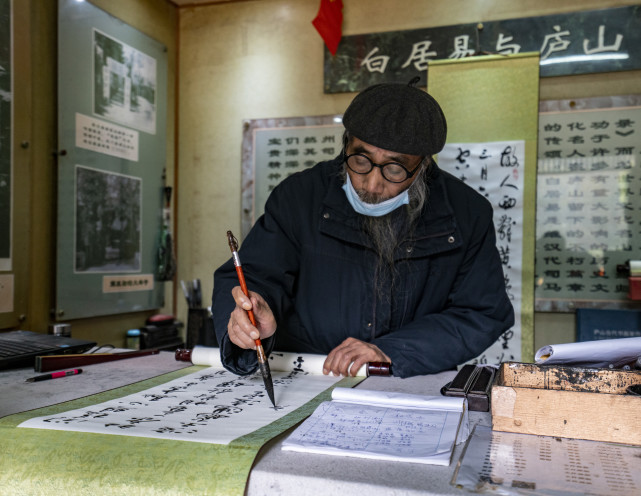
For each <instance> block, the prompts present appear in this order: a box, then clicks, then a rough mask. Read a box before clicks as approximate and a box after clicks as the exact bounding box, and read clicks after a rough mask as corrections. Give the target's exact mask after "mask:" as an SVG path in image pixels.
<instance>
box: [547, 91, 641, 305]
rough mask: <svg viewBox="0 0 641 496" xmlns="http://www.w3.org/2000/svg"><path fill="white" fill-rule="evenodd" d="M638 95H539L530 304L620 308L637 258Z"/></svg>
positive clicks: (640, 181) (640, 182) (640, 240)
mask: <svg viewBox="0 0 641 496" xmlns="http://www.w3.org/2000/svg"><path fill="white" fill-rule="evenodd" d="M640 126H641V95H636V96H635V95H630V96H614V97H603V98H590V99H581V100H563V101H547V102H541V114H540V120H539V149H538V157H539V158H538V180H537V224H536V290H535V296H536V301H535V304H536V310H539V311H570V312H571V311H574V310H575V309H576V308H580V307H593V308H625V307H629V306H631V305H633V302H631V301H630V300H629V299H628V289H629V288H628V286H629V285H628V273H627V270H625V268H624V267H625V266H626V263H627V262H628V261H629V260H631V259H632V260H637V259H639V258H641V255H640V250H641V231H640V230H639V228H638V226H639V216H640V214H641V173H640V170H639V153H640V150H639V132H640V129H641V128H640Z"/></svg>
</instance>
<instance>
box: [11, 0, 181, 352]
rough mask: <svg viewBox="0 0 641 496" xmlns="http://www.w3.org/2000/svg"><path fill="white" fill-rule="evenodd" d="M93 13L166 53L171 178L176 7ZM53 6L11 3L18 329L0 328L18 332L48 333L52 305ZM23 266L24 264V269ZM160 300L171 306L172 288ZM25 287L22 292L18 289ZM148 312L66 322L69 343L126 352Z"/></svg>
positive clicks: (98, 1)
mask: <svg viewBox="0 0 641 496" xmlns="http://www.w3.org/2000/svg"><path fill="white" fill-rule="evenodd" d="M92 3H93V4H95V5H96V6H97V7H99V8H101V9H103V10H105V11H107V12H109V13H110V14H112V15H114V16H115V17H118V18H120V19H122V20H124V21H125V22H127V24H130V25H132V26H133V27H135V28H137V29H139V30H140V31H142V32H144V33H146V34H147V35H149V36H151V37H153V38H155V39H157V40H158V41H160V42H161V43H163V44H164V45H165V46H166V47H167V49H168V53H167V55H168V78H169V88H168V102H167V104H168V115H167V165H166V167H167V171H168V176H169V178H170V179H172V178H173V175H174V165H173V164H174V153H175V150H174V141H175V140H174V135H175V126H174V124H175V115H176V114H175V101H176V97H175V85H174V81H175V76H176V59H177V57H176V46H177V42H176V38H177V19H178V11H177V8H176V7H175V6H174V5H173V4H171V3H169V2H168V1H166V0H136V1H135V2H133V1H130V0H94V1H92ZM57 5H58V2H57V1H56V0H17V1H16V2H14V10H15V11H16V13H18V12H19V13H20V17H19V18H18V19H16V21H17V25H16V26H14V32H17V33H19V39H20V40H21V42H20V45H19V46H17V47H16V50H18V51H17V53H16V54H15V60H16V67H15V71H14V76H15V78H16V79H15V83H14V86H15V89H16V93H17V95H16V96H17V97H19V98H20V103H19V104H18V102H16V108H15V114H16V119H15V127H14V133H15V139H14V143H17V144H19V143H22V142H23V141H24V142H26V143H28V146H27V147H24V148H23V147H20V146H15V145H14V148H15V150H16V152H17V156H16V160H15V163H14V176H15V177H14V181H16V184H15V187H16V191H15V193H16V197H17V199H16V212H15V219H16V221H15V222H16V225H17V226H18V232H17V233H16V235H15V245H14V252H15V254H16V257H17V260H18V262H19V265H20V267H21V266H22V265H24V266H25V268H24V270H23V271H22V272H21V273H20V275H19V276H18V275H16V279H19V282H17V283H16V285H17V286H18V289H19V290H20V292H19V293H20V294H19V295H18V296H19V298H17V299H16V306H17V307H18V308H17V310H19V312H17V313H18V314H19V318H18V321H17V322H7V321H0V328H4V327H20V328H22V329H28V330H33V331H38V332H46V331H47V327H48V325H49V323H50V322H52V316H51V309H52V308H54V306H55V305H54V302H55V266H56V258H55V250H56V227H55V226H56V208H55V205H56V187H55V185H56V160H55V150H56V148H57V147H56V143H57V109H56V105H57V101H56V92H57V74H56V59H57V53H56V51H57V42H56V39H57V18H58V14H57ZM22 261H24V263H23V262H22ZM168 286H169V287H168V288H167V290H166V295H167V296H166V301H167V303H168V304H169V305H171V304H172V303H173V301H172V300H173V290H172V288H171V285H168ZM23 287H24V290H23V289H22V288H23ZM150 313H151V312H143V313H134V314H127V315H114V316H107V317H100V318H95V319H80V320H74V321H71V324H72V333H73V335H74V336H75V337H84V338H90V339H94V340H96V341H98V342H99V343H100V344H104V343H110V344H113V345H115V346H123V345H124V342H125V340H124V334H125V331H126V330H127V329H129V328H131V327H136V326H140V325H143V324H144V321H145V318H146V317H147V315H149V314H150Z"/></svg>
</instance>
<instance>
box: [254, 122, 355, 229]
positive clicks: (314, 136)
mask: <svg viewBox="0 0 641 496" xmlns="http://www.w3.org/2000/svg"><path fill="white" fill-rule="evenodd" d="M317 119H324V118H323V117H319V118H317ZM343 130H344V129H343V126H342V124H340V120H339V122H338V123H336V122H333V119H332V120H330V123H329V124H320V125H307V126H286V127H256V128H254V129H252V130H251V138H250V139H251V146H252V152H253V153H252V154H251V155H250V156H251V157H252V158H253V162H252V164H251V165H247V164H243V174H244V175H245V176H248V177H244V179H243V210H244V212H245V213H249V212H252V215H251V217H250V216H249V215H246V216H245V218H244V219H243V237H244V236H245V235H246V234H247V233H248V232H249V229H250V228H251V226H252V225H253V223H254V222H255V221H256V220H257V219H258V218H259V217H260V216H261V215H262V214H263V212H264V207H265V203H266V201H267V197H268V196H269V194H270V193H271V192H272V190H273V189H274V188H275V187H276V185H277V184H278V183H280V182H281V181H282V180H283V179H285V178H286V177H289V176H291V175H292V174H294V173H296V172H300V171H302V170H305V169H308V168H311V167H313V166H314V165H316V164H317V163H318V162H322V161H325V160H331V159H334V158H336V156H337V155H338V154H339V153H340V152H341V150H342V146H343V144H342V135H343ZM246 141H247V139H244V142H246ZM250 189H251V191H250Z"/></svg>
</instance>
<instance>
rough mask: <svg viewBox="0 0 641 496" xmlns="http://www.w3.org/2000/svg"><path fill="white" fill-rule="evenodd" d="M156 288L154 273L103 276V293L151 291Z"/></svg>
mask: <svg viewBox="0 0 641 496" xmlns="http://www.w3.org/2000/svg"><path fill="white" fill-rule="evenodd" d="M152 289H154V275H153V274H140V275H121V276H103V277H102V291H103V293H124V292H128V291H150V290H152Z"/></svg>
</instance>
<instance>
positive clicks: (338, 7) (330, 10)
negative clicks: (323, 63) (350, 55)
mask: <svg viewBox="0 0 641 496" xmlns="http://www.w3.org/2000/svg"><path fill="white" fill-rule="evenodd" d="M312 24H313V25H314V27H315V28H316V31H318V34H320V35H321V38H323V40H324V41H325V45H327V48H328V49H329V51H330V52H331V54H332V55H336V50H337V49H338V44H339V43H340V41H341V36H342V35H343V30H342V28H343V0H321V3H320V8H319V9H318V14H316V17H315V18H314V20H313V21H312Z"/></svg>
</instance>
